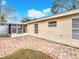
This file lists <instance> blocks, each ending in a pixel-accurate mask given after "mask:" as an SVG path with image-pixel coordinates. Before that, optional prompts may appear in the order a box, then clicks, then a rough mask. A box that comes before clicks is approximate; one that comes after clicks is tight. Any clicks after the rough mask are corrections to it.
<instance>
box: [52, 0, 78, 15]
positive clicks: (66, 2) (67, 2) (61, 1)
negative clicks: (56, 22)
mask: <svg viewBox="0 0 79 59" xmlns="http://www.w3.org/2000/svg"><path fill="white" fill-rule="evenodd" d="M77 8H79V0H54V1H53V5H52V8H51V11H52V13H53V14H56V13H60V12H65V11H69V10H73V9H77Z"/></svg>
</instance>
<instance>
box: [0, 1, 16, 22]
mask: <svg viewBox="0 0 79 59" xmlns="http://www.w3.org/2000/svg"><path fill="white" fill-rule="evenodd" d="M15 12H16V10H15V9H13V8H11V7H10V6H8V5H6V4H4V3H3V0H0V22H6V21H7V17H8V16H9V15H12V14H13V13H15Z"/></svg>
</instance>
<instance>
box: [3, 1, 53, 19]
mask: <svg viewBox="0 0 79 59" xmlns="http://www.w3.org/2000/svg"><path fill="white" fill-rule="evenodd" d="M52 1H53V0H3V2H2V3H3V4H4V5H5V4H6V5H9V6H10V7H12V8H14V9H15V10H16V11H17V13H18V14H19V15H20V16H22V17H23V16H26V17H29V18H41V17H45V16H50V15H51V7H52Z"/></svg>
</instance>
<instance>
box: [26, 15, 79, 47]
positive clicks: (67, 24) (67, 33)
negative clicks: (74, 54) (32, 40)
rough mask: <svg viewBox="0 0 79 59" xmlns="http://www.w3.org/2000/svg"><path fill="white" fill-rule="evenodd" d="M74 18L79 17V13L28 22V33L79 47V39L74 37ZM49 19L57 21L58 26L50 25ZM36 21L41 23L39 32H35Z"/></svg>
mask: <svg viewBox="0 0 79 59" xmlns="http://www.w3.org/2000/svg"><path fill="white" fill-rule="evenodd" d="M72 18H79V14H75V15H71V16H65V17H60V18H55V19H49V20H46V21H40V22H35V23H30V24H27V33H28V34H29V35H32V36H35V37H39V38H43V39H46V40H50V41H55V42H58V43H62V44H68V45H71V46H76V47H79V40H76V39H72ZM49 21H57V27H54V28H53V27H52V28H50V27H48V22H49ZM36 23H38V25H39V33H38V34H35V33H34V24H36Z"/></svg>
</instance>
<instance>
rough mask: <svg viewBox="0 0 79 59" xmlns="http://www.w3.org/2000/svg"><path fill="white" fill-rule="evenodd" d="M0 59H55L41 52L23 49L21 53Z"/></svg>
mask: <svg viewBox="0 0 79 59" xmlns="http://www.w3.org/2000/svg"><path fill="white" fill-rule="evenodd" d="M0 59H53V58H52V57H50V56H49V55H47V54H45V53H43V52H40V51H34V50H31V49H22V50H20V51H17V52H15V53H13V54H12V55H9V56H6V57H4V58H0Z"/></svg>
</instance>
